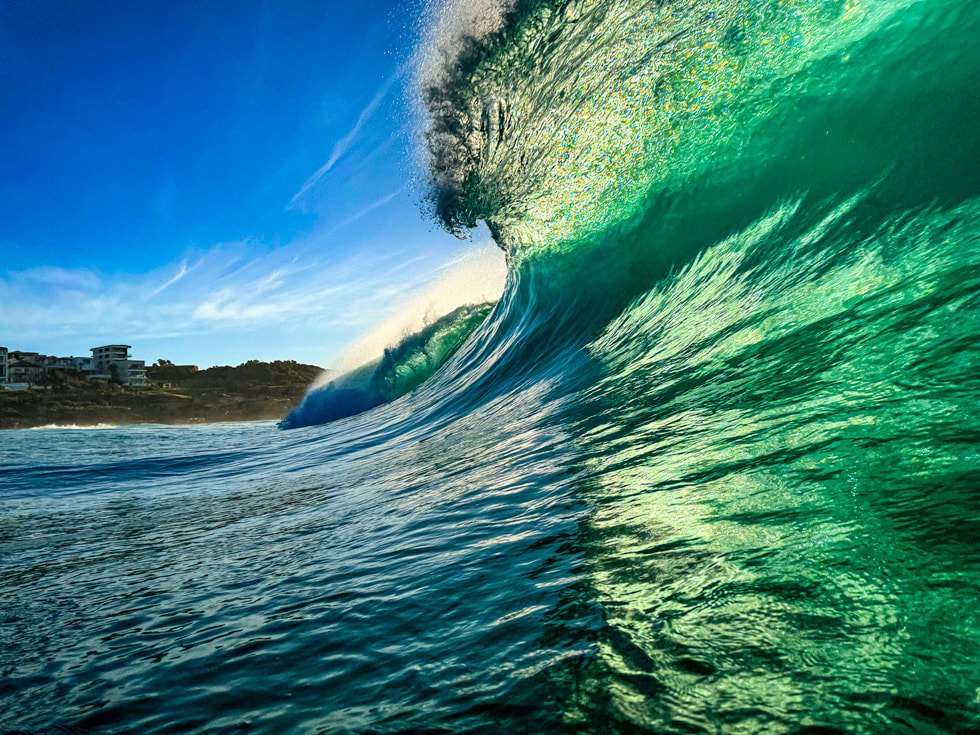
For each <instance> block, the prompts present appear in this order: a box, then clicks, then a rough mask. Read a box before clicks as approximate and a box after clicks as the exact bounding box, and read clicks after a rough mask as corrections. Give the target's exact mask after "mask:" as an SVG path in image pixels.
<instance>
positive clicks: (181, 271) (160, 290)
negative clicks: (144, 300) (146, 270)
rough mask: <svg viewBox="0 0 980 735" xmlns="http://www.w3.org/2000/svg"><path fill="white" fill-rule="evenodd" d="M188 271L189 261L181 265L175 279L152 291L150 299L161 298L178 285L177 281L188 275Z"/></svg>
mask: <svg viewBox="0 0 980 735" xmlns="http://www.w3.org/2000/svg"><path fill="white" fill-rule="evenodd" d="M188 270H189V269H188V267H187V261H186V260H185V261H183V262H182V263H181V264H180V269H179V270H178V271H177V274H176V275H175V276H174V277H173V278H170V279H169V280H168V281H166V282H165V283H164V284H163V285H161V286H160V287H159V288H157V289H155V290H154V291H152V292H151V293H150V298H153V297H154V296H159V295H160V294H161V293H163V292H164V291H166V290H167V289H168V288H170V287H171V286H173V285H174V284H175V283H177V281H179V280H180V279H181V278H183V277H184V276H186V275H187V271H188Z"/></svg>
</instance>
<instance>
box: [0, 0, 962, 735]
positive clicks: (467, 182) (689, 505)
mask: <svg viewBox="0 0 980 735" xmlns="http://www.w3.org/2000/svg"><path fill="white" fill-rule="evenodd" d="M469 6H470V4H468V3H462V2H459V3H455V2H450V3H447V8H446V9H445V14H444V15H443V16H442V17H441V20H439V21H438V23H437V24H436V27H435V28H434V30H433V32H432V38H431V39H430V40H429V43H430V44H431V49H430V51H431V53H430V55H429V56H426V57H425V59H427V60H426V61H425V63H426V64H429V66H427V67H426V68H425V69H424V73H423V74H421V75H420V79H421V80H422V81H423V82H424V84H425V85H426V86H424V91H423V97H424V102H425V104H426V105H428V111H429V114H430V119H431V124H430V127H429V135H428V139H427V145H428V150H429V155H430V164H431V167H432V170H431V173H432V182H431V183H432V192H433V196H432V202H431V203H432V206H433V210H434V213H435V214H436V215H437V216H438V217H439V218H440V219H441V220H442V221H443V223H444V224H445V225H446V226H447V227H448V228H450V229H455V230H459V229H463V228H465V227H466V226H467V225H469V224H471V223H472V222H474V221H476V220H484V221H486V222H487V223H488V224H489V226H490V228H491V230H492V231H493V232H494V234H495V236H496V237H497V238H498V240H499V242H500V244H501V246H502V247H504V248H505V250H506V251H507V253H508V256H509V263H510V269H511V270H510V275H509V277H508V284H507V287H506V289H505V291H504V294H503V297H502V299H501V300H500V302H499V303H498V304H497V305H496V306H495V307H494V308H493V310H492V311H491V312H490V313H489V315H488V316H486V318H485V320H484V321H482V322H481V323H480V325H479V326H477V327H476V328H475V331H473V332H472V334H469V330H470V329H471V328H473V324H471V323H470V322H469V317H467V321H466V329H465V330H463V331H459V330H455V328H454V329H451V330H449V332H448V333H449V334H450V336H453V335H455V336H453V339H452V340H451V346H452V349H448V348H447V349H442V348H440V349H439V350H437V351H436V352H433V351H432V350H431V349H430V347H429V345H430V343H432V344H436V343H437V344H439V345H443V344H446V345H448V344H450V342H446V341H445V340H443V339H442V338H439V339H435V340H431V339H428V338H427V339H426V340H422V341H418V340H416V342H412V343H411V344H409V345H405V346H404V349H401V350H399V349H393V350H391V351H390V352H389V358H390V360H389V363H390V364H389V363H386V364H385V370H384V371H383V374H384V375H386V376H394V378H393V379H397V380H396V383H397V384H398V386H402V387H404V386H406V385H407V384H406V383H405V382H404V381H405V380H410V381H412V382H411V385H410V386H408V388H406V389H410V388H412V387H415V386H416V385H418V383H419V382H421V381H422V380H424V382H421V385H419V386H418V387H417V388H416V389H415V390H414V391H412V392H410V393H408V394H405V395H401V392H403V391H400V390H399V391H395V392H394V393H391V394H385V396H384V399H385V400H388V402H386V403H383V404H382V405H379V406H376V407H375V408H373V409H371V410H370V411H367V412H366V413H363V414H361V415H358V416H352V417H348V418H344V419H341V420H337V421H334V422H331V423H327V424H321V425H314V426H306V427H303V428H297V429H293V430H289V431H283V430H279V429H277V428H276V427H275V425H274V424H271V423H263V424H237V425H235V424H229V425H215V426H202V427H191V428H164V427H130V428H118V429H112V428H103V429H99V430H92V431H76V430H70V429H66V430H44V431H30V432H28V431H11V432H4V433H3V435H2V436H0V575H2V576H0V731H3V730H25V731H44V730H48V731H59V730H60V731H65V730H66V729H67V730H69V731H71V729H72V728H74V729H76V730H78V731H83V732H98V733H102V732H106V733H109V732H113V733H115V732H120V733H121V732H148V733H149V732H180V733H183V732H230V731H238V730H240V729H241V728H243V727H246V726H247V727H248V728H249V730H250V731H254V732H266V733H282V732H310V733H313V732H323V733H399V732H401V733H409V732H413V733H417V732H432V733H457V732H473V733H502V734H503V733H516V732H528V733H559V732H567V733H623V734H626V733H638V732H656V733H724V734H727V733H745V734H749V733H763V732H764V733H780V734H781V733H787V734H789V733H799V734H802V733H810V734H811V735H816V734H817V733H967V732H977V731H980V618H978V612H977V605H976V601H977V599H978V598H980V546H978V544H977V539H978V538H980V494H978V490H980V471H978V459H980V458H978V451H980V449H978V448H980V441H978V439H980V347H978V346H980V168H978V167H977V165H976V163H977V161H980V136H978V134H977V131H978V130H980V96H978V95H977V94H976V83H977V80H980V54H978V52H977V50H976V39H977V38H980V13H978V11H977V9H976V7H975V3H974V2H973V1H972V0H971V2H965V1H961V0H920V1H918V2H916V1H915V0H809V1H807V0H785V1H784V2H775V1H772V2H771V1H770V0H706V1H705V2H694V1H693V0H691V1H689V2H681V1H680V0H678V1H677V2H657V3H640V2H636V3H634V2H627V1H626V0H624V1H623V2H609V3H599V2H589V1H586V0H581V1H579V2H544V1H532V0H526V1H525V0H514V1H513V2H507V3H503V4H502V5H501V7H500V8H499V12H497V13H496V14H490V15H486V16H484V17H483V20H482V21H481V22H480V23H476V24H475V25H474V24H473V23H472V22H471V20H472V19H471V20H467V16H466V15H465V12H463V11H464V10H465V8H466V7H469ZM481 7H483V6H482V5H481ZM488 19H489V20H488ZM468 23H469V25H468ZM461 29H462V30H461ZM454 34H455V35H454ZM433 59H434V60H435V61H433ZM366 267H367V266H366ZM474 319H475V318H474ZM479 319H484V317H483V314H482V313H481V314H480V315H479ZM475 321H478V320H477V319H475ZM475 321H474V323H475ZM436 331H437V332H438V330H436ZM464 332H465V334H469V337H468V338H466V339H465V341H464V342H463V343H462V344H461V345H459V346H458V349H457V345H458V342H459V341H460V340H461V339H463V337H465V334H464ZM427 334H428V333H427ZM439 334H441V332H440V333H439ZM429 336H431V335H429ZM436 336H438V335H436ZM456 336H459V337H460V340H457V339H456ZM436 353H438V354H436ZM433 355H436V357H437V358H438V360H436V359H435V358H433ZM450 355H451V356H450ZM403 358H404V359H403ZM443 359H446V360H447V361H446V362H445V363H444V364H442V366H441V368H438V369H437V370H436V372H435V373H434V374H432V375H431V377H428V376H429V374H430V373H431V372H432V370H434V369H436V368H437V367H438V366H437V365H436V362H438V361H441V360H443ZM420 376H423V377H420ZM425 377H428V379H425ZM396 387H397V386H396ZM399 396H400V397H399ZM389 399H390V400H389ZM327 418H328V417H322V416H321V419H322V420H327Z"/></svg>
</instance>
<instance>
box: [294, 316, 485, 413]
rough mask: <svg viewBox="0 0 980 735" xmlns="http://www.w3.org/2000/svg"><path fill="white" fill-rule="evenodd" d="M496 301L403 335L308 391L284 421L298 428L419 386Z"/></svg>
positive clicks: (368, 406)
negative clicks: (367, 360)
mask: <svg viewBox="0 0 980 735" xmlns="http://www.w3.org/2000/svg"><path fill="white" fill-rule="evenodd" d="M493 306H494V305H493V304H492V303H485V304H475V305H468V306H460V307H459V308H457V309H455V310H453V311H452V312H450V313H449V314H446V315H445V316H443V317H441V318H439V319H438V320H436V321H435V322H433V323H432V324H430V325H429V326H427V327H426V328H425V329H423V330H422V331H420V332H417V333H415V334H413V335H410V336H409V337H407V338H405V339H403V340H402V341H401V342H400V343H399V344H398V345H397V346H394V347H390V348H388V349H386V350H385V352H384V355H383V356H382V357H381V358H380V359H378V360H376V361H373V362H370V363H368V364H366V365H362V366H361V367H360V368H358V369H356V370H353V371H350V372H348V373H344V374H343V375H340V376H339V377H337V378H334V379H333V380H330V381H329V382H328V383H327V384H326V385H325V386H322V387H317V388H315V389H314V390H312V391H310V392H308V393H307V394H306V396H304V398H303V400H302V402H301V403H300V404H299V405H298V406H297V407H296V408H294V409H293V410H292V411H290V412H289V414H288V415H287V416H286V417H285V418H284V419H283V420H282V421H281V422H280V428H283V429H294V428H298V427H300V426H309V425H311V424H322V423H327V422H329V421H336V420H337V419H342V418H346V417H348V416H353V415H355V414H358V413H363V412H364V411H367V410H369V409H371V408H374V407H375V406H380V405H381V404H383V403H388V402H389V401H393V400H395V399H396V398H400V397H401V396H403V395H405V394H406V393H409V392H411V391H413V390H415V389H416V388H417V387H418V386H419V385H421V384H422V383H424V382H425V381H426V380H427V379H428V378H429V377H430V376H432V374H433V373H435V372H436V371H437V370H438V369H439V368H440V367H441V366H442V365H443V363H445V362H446V360H448V359H449V358H450V357H452V355H453V353H455V352H456V350H457V349H459V347H460V345H461V344H462V343H463V341H464V340H465V339H466V338H467V337H468V336H469V335H470V334H471V333H472V332H473V331H474V330H475V329H476V328H477V327H478V326H479V325H480V324H481V323H482V322H483V320H484V319H486V317H487V315H488V314H489V313H490V310H491V309H493Z"/></svg>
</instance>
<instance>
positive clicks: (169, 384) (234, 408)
mask: <svg viewBox="0 0 980 735" xmlns="http://www.w3.org/2000/svg"><path fill="white" fill-rule="evenodd" d="M321 372H322V370H321V368H319V367H317V366H315V365H303V364H300V363H295V362H273V363H260V362H256V361H250V362H247V363H243V364H242V365H239V366H237V367H215V368H209V369H207V370H200V371H195V372H187V373H184V374H180V375H174V374H172V371H171V374H167V372H166V368H155V367H151V368H149V369H148V371H147V373H148V378H149V384H148V385H147V386H146V387H135V386H127V385H116V384H111V383H93V382H85V381H77V380H70V379H69V380H65V381H63V382H61V383H60V384H58V385H56V386H52V387H48V388H45V389H38V390H29V391H17V392H11V391H0V429H33V428H39V427H43V426H51V425H57V426H79V427H86V426H96V425H99V424H111V425H114V426H125V425H133V424H171V425H181V424H204V423H216V422H222V421H263V420H277V419H280V418H282V417H283V416H285V415H286V413H287V412H288V411H289V410H290V408H292V407H293V406H294V405H296V403H298V402H299V400H300V399H301V398H302V397H303V395H304V393H305V392H306V389H307V387H308V386H309V385H310V383H311V382H312V381H313V380H314V379H315V378H316V376H317V375H319V374H320V373H321ZM162 378H166V380H163V379H162ZM164 386H166V387H164Z"/></svg>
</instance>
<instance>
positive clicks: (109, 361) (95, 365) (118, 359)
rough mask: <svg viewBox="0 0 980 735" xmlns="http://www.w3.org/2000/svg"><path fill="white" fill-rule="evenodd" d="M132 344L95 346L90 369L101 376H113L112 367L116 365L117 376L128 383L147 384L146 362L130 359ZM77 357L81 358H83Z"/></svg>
mask: <svg viewBox="0 0 980 735" xmlns="http://www.w3.org/2000/svg"><path fill="white" fill-rule="evenodd" d="M131 346H132V345H103V346H102V347H93V348H92V361H91V367H90V368H89V369H94V370H95V372H96V373H97V374H99V375H100V376H101V375H109V376H111V375H112V372H113V370H112V369H113V367H115V372H116V375H117V377H118V378H119V380H120V381H121V382H123V383H125V384H126V385H146V362H145V361H143V360H132V359H130V357H129V350H130V347H131ZM76 359H79V360H81V359H82V358H76ZM79 369H84V368H79ZM93 377H95V376H93Z"/></svg>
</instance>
